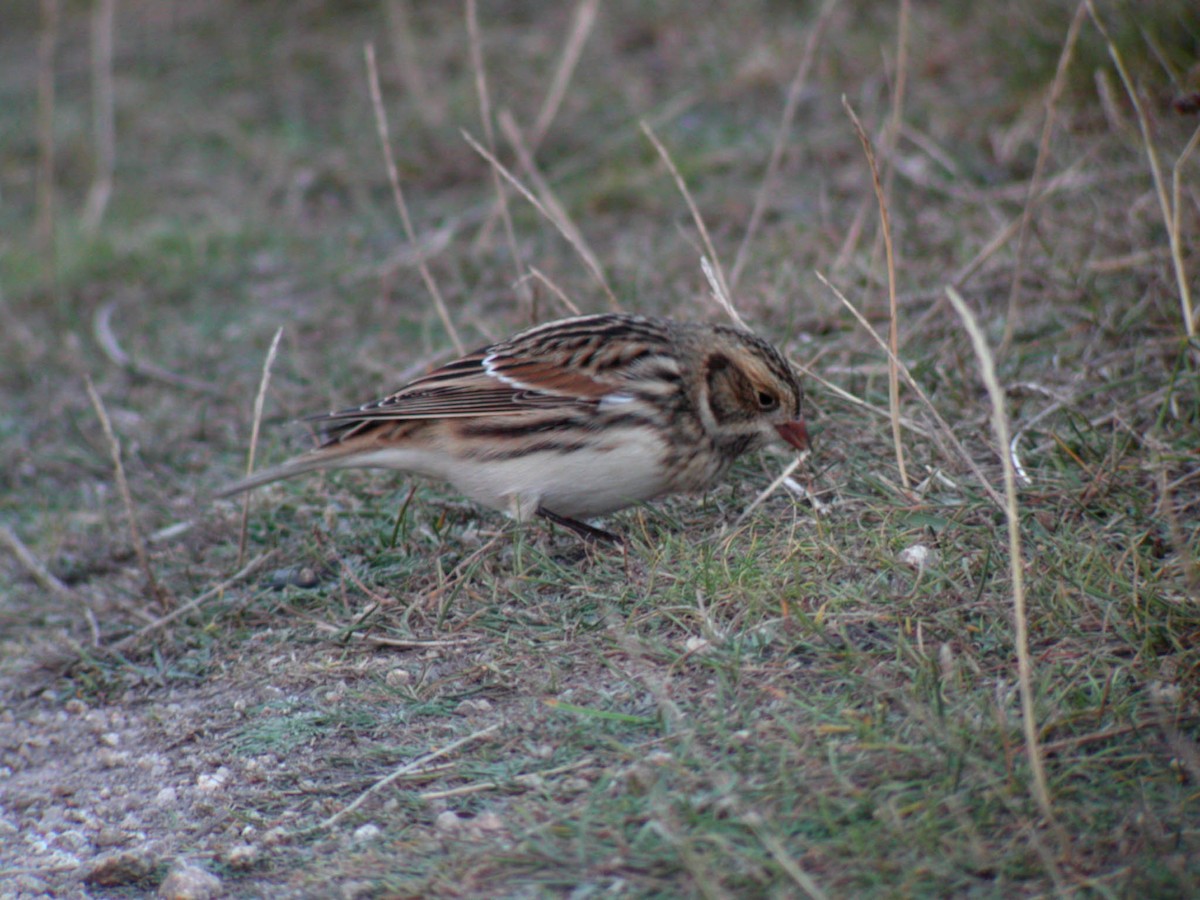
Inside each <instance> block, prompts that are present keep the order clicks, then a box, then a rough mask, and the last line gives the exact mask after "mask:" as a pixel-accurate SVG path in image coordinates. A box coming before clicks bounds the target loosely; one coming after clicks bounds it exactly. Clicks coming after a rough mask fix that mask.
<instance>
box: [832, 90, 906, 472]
mask: <svg viewBox="0 0 1200 900" xmlns="http://www.w3.org/2000/svg"><path fill="white" fill-rule="evenodd" d="M842 106H843V107H845V109H846V114H847V115H848V116H850V121H851V123H853V125H854V131H855V133H856V134H857V135H858V140H859V142H860V143H861V144H862V148H863V153H865V154H866V157H867V164H868V165H869V166H870V167H871V183H872V184H873V185H874V187H875V200H876V202H878V204H879V222H880V227H881V228H882V229H883V249H884V253H885V254H886V255H887V278H888V350H889V352H888V408H889V409H890V410H891V421H892V443H893V444H894V445H895V448H896V468H897V469H898V470H899V472H900V485H901V486H902V487H903V488H904V490H905V491H909V490H911V489H912V483H911V482H910V481H909V478H908V466H907V465H906V464H905V462H904V441H903V439H902V438H901V436H900V373H899V368H898V364H899V359H900V328H899V323H900V315H899V312H898V310H897V308H896V257H895V251H894V250H893V248H892V223H891V219H890V218H889V216H888V203H887V196H886V195H885V193H884V190H883V182H882V181H880V180H879V166H878V165H877V164H876V162H875V151H874V149H873V148H872V147H871V140H870V138H868V137H867V133H866V131H864V130H863V127H862V122H860V121H859V120H858V116H856V115H855V114H854V109H853V107H851V106H850V102H849V101H848V100H847V99H846V98H845V97H844V96H843V97H842Z"/></svg>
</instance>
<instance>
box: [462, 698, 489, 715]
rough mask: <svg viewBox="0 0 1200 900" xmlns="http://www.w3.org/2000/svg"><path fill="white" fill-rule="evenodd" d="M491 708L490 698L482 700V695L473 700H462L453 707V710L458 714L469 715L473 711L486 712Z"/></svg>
mask: <svg viewBox="0 0 1200 900" xmlns="http://www.w3.org/2000/svg"><path fill="white" fill-rule="evenodd" d="M491 708H492V702H491V701H490V700H484V699H483V698H482V697H480V698H478V699H475V700H464V701H463V702H462V703H460V704H458V706H457V707H455V709H454V711H455V712H456V713H458V714H459V715H460V716H466V715H470V714H471V713H474V712H487V711H488V710H489V709H491Z"/></svg>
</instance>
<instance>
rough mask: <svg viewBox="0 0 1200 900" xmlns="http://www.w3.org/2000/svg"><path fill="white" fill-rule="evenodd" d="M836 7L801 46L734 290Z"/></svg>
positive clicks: (834, 0) (831, 0)
mask: <svg viewBox="0 0 1200 900" xmlns="http://www.w3.org/2000/svg"><path fill="white" fill-rule="evenodd" d="M837 5H838V0H825V5H824V6H822V7H821V11H820V13H818V14H817V20H816V22H814V23H813V25H812V27H811V28H810V29H809V32H808V40H807V41H805V42H804V50H803V52H802V53H801V54H800V64H799V65H798V66H796V74H795V75H794V76H793V77H792V82H791V84H789V85H788V92H787V98H786V99H785V100H784V102H783V115H782V116H780V119H779V128H778V130H777V131H776V132H775V143H774V144H773V145H772V147H771V155H770V156H769V157H768V158H767V171H766V172H765V173H764V174H763V180H762V184H760V185H759V187H758V194H757V195H755V197H754V208H753V209H751V210H750V221H748V222H747V223H746V233H745V235H743V236H742V243H741V246H739V247H738V251H737V255H736V256H735V257H734V258H733V268H732V269H731V270H730V272H729V283H730V284H732V285H733V286H734V287H737V283H738V279H739V278H740V277H741V274H742V267H743V266H744V265H745V264H746V259H747V253H748V251H749V249H750V243H751V241H753V240H754V236H755V235H756V234H757V233H758V228H759V226H760V225H761V224H762V217H763V213H764V212H766V208H767V198H768V197H769V196H770V192H771V188H772V187H774V183H775V176H776V175H777V174H778V173H779V164H780V163H781V162H782V161H783V150H784V147H785V146H786V145H787V139H788V135H790V134H791V133H792V123H793V122H794V121H795V118H796V107H797V106H799V105H800V94H801V93H802V92H803V90H804V86H805V85H806V84H807V83H808V73H809V71H810V70H811V69H812V64H813V60H814V59H816V56H817V48H818V47H819V46H821V39H822V38H823V37H824V36H825V32H826V31H827V30H828V28H829V22H830V19H831V18H832V17H833V11H834V9H836V8H837Z"/></svg>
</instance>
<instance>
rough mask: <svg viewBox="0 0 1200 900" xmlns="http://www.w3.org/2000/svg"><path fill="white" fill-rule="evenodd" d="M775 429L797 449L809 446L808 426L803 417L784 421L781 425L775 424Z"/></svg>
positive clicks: (804, 448)
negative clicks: (792, 420)
mask: <svg viewBox="0 0 1200 900" xmlns="http://www.w3.org/2000/svg"><path fill="white" fill-rule="evenodd" d="M775 430H776V431H778V432H779V436H780V437H781V438H783V439H784V440H785V441H787V442H788V443H789V444H791V445H792V446H793V447H795V448H796V449H797V450H807V449H808V448H809V443H808V426H807V425H805V424H804V420H803V419H796V420H795V421H794V422H784V423H783V424H782V425H776V426H775Z"/></svg>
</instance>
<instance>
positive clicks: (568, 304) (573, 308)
mask: <svg viewBox="0 0 1200 900" xmlns="http://www.w3.org/2000/svg"><path fill="white" fill-rule="evenodd" d="M529 274H530V275H531V276H532V277H533V278H536V279H537V280H538V281H540V282H541V283H542V284H544V285H545V286H546V287H548V288H550V292H551V293H552V294H554V296H555V297H557V298H558V302H559V303H561V304H562V305H563V307H564V308H565V309H566V310H567V312H569V313H570V314H571V315H573V316H581V315H583V313H582V312H581V311H580V309H579V307H578V306H577V305H576V304H575V302H574V301H573V300H572V299H571V298H570V297H568V296H567V294H566V292H565V291H564V290H563V289H562V288H560V287H559V286H558V285H557V284H555V283H554V281H553V280H552V279H551V278H550V276H549V275H547V274H546V273H545V272H543V271H542V270H541V269H539V268H538V267H537V266H530V267H529Z"/></svg>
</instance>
